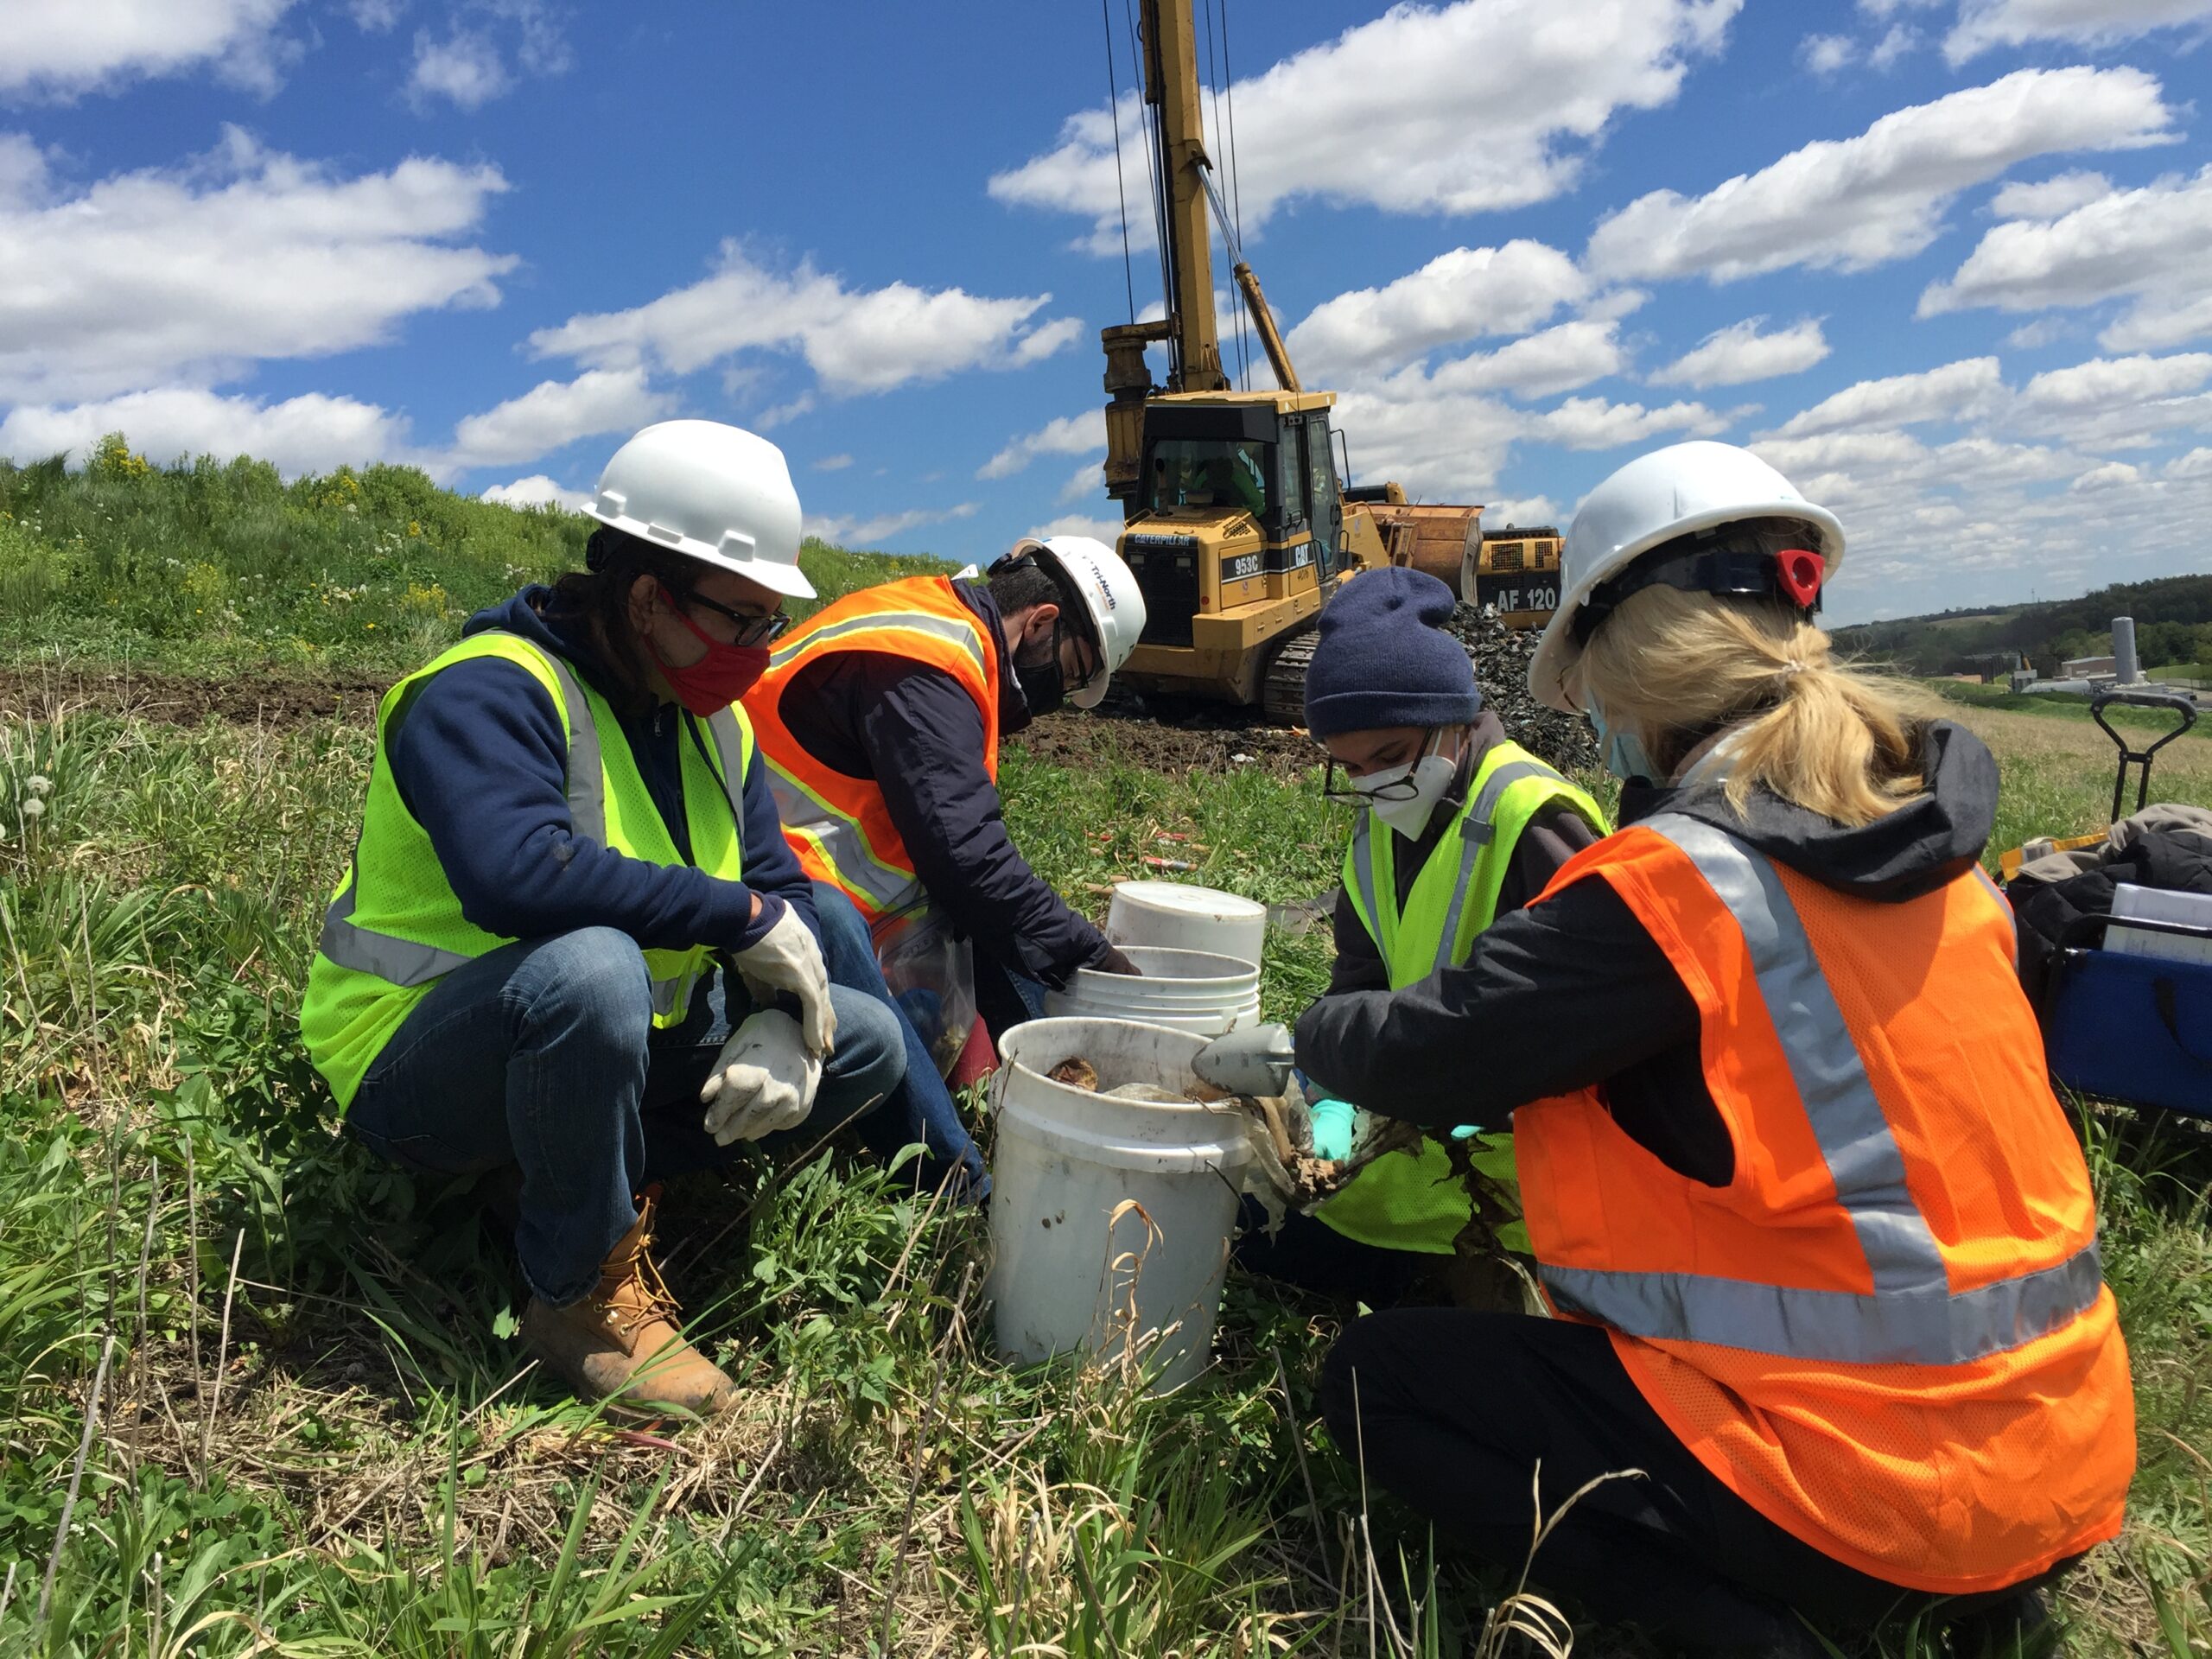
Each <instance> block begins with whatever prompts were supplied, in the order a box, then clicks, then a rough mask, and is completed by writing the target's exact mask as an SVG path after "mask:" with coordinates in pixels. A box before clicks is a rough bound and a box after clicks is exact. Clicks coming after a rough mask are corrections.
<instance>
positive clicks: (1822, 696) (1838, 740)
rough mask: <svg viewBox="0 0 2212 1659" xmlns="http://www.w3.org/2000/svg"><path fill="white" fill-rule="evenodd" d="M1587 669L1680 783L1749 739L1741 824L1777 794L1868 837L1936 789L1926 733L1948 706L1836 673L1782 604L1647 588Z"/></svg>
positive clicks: (1733, 781) (1738, 796)
mask: <svg viewBox="0 0 2212 1659" xmlns="http://www.w3.org/2000/svg"><path fill="white" fill-rule="evenodd" d="M1578 670H1579V672H1580V678H1581V683H1582V685H1583V688H1584V692H1585V696H1586V699H1589V698H1594V699H1595V700H1596V701H1597V702H1598V703H1599V705H1600V706H1601V707H1602V708H1603V709H1605V718H1606V720H1607V721H1608V722H1609V723H1610V724H1611V725H1613V726H1616V727H1618V728H1621V729H1624V730H1627V731H1632V732H1634V733H1635V734H1637V736H1639V737H1640V738H1642V739H1643V746H1644V747H1645V749H1646V750H1647V751H1648V752H1649V753H1650V755H1651V757H1652V759H1653V760H1654V761H1655V762H1656V764H1658V765H1659V766H1662V767H1664V768H1666V769H1668V770H1669V771H1670V772H1671V771H1672V770H1673V769H1674V768H1675V767H1677V766H1680V765H1681V763H1682V761H1683V760H1684V759H1685V758H1686V757H1687V756H1688V753H1689V752H1690V751H1691V750H1692V749H1693V748H1694V747H1696V746H1697V745H1698V744H1699V743H1700V742H1702V741H1704V740H1705V739H1706V738H1707V737H1710V736H1713V735H1714V734H1718V733H1720V732H1723V731H1727V730H1731V729H1736V730H1737V735H1735V736H1734V737H1733V738H1732V740H1731V743H1730V749H1731V754H1732V765H1731V766H1730V768H1729V771H1728V773H1727V781H1726V793H1727V797H1728V801H1729V804H1730V805H1732V807H1734V808H1735V809H1736V810H1738V811H1741V810H1743V807H1744V804H1745V802H1746V801H1747V800H1748V799H1749V798H1750V796H1751V791H1753V790H1754V789H1756V788H1760V787H1764V788H1766V789H1768V790H1770V791H1773V792H1774V793H1775V794H1777V795H1779V796H1780V797H1782V798H1783V799H1784V800H1787V801H1791V802H1794V803H1796V804H1797V805H1799V806H1802V807H1803V808H1805V809H1806V810H1808V811H1813V812H1817V813H1819V814H1820V815H1821V817H1827V818H1833V819H1834V820H1835V821H1836V822H1837V823H1844V824H1850V825H1854V826H1855V825H1859V824H1866V823H1872V822H1873V821H1874V820H1875V819H1877V818H1878V817H1882V816H1884V815H1885V813H1888V812H1891V811H1892V810H1895V809H1896V808H1897V807H1898V806H1900V805H1902V804H1904V803H1905V802H1906V801H1908V800H1910V799H1911V798H1913V797H1914V796H1915V795H1917V794H1919V793H1921V792H1922V791H1923V789H1924V787H1925V784H1924V781H1923V778H1922V775H1921V756H1920V727H1921V724H1922V722H1923V721H1925V720H1927V719H1929V718H1930V717H1932V715H1933V714H1934V712H1935V709H1936V702H1935V700H1934V699H1933V698H1931V697H1929V696H1927V695H1926V694H1924V693H1923V692H1922V691H1920V690H1919V689H1918V688H1917V687H1915V686H1913V685H1911V684H1910V683H1906V682H1904V681H1900V680H1897V679H1894V678H1891V677H1886V676H1883V675H1879V674H1875V673H1872V672H1870V671H1866V670H1864V669H1860V668H1856V667H1853V666H1850V665H1848V664H1843V663H1840V662H1838V661H1836V660H1835V658H1834V654H1833V652H1832V651H1831V649H1830V646H1829V642H1828V637H1827V634H1825V633H1823V632H1821V630H1820V629H1819V628H1817V627H1815V626H1813V624H1812V623H1811V622H1810V621H1808V620H1806V619H1805V618H1804V617H1803V616H1802V615H1801V614H1800V613H1798V612H1796V610H1794V609H1792V608H1790V607H1788V606H1786V605H1783V603H1781V602H1780V601H1774V600H1740V599H1723V598H1716V597H1714V596H1713V595H1712V594H1693V593H1686V592H1683V591H1682V590H1681V589H1680V588H1665V587H1656V588H1645V589H1643V591H1642V592H1641V593H1637V594H1631V595H1630V597H1629V599H1628V600H1627V601H1626V602H1624V604H1623V605H1622V606H1621V607H1620V608H1619V609H1618V610H1617V611H1615V612H1614V613H1612V615H1611V616H1610V617H1609V618H1607V619H1606V620H1605V625H1604V626H1601V627H1600V628H1599V630H1598V631H1597V632H1595V633H1594V634H1592V636H1591V638H1590V641H1589V643H1588V645H1586V647H1585V648H1584V651H1583V654H1582V658H1581V661H1580V664H1578Z"/></svg>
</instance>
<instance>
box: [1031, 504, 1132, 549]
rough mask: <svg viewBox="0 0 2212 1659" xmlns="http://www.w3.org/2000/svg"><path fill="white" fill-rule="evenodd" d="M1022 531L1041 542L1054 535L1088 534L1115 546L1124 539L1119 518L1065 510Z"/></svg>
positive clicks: (1094, 539) (1093, 539) (1098, 540)
mask: <svg viewBox="0 0 2212 1659" xmlns="http://www.w3.org/2000/svg"><path fill="white" fill-rule="evenodd" d="M1021 533H1022V535H1023V537H1036V539H1037V540H1039V541H1040V542H1041V541H1044V540H1046V538H1047V537H1053V536H1088V537H1090V539H1091V540H1092V541H1094V542H1103V543H1106V545H1107V546H1109V547H1113V546H1116V544H1118V543H1120V541H1121V539H1122V521H1121V520H1120V519H1119V518H1090V517H1089V516H1087V515H1085V514H1084V513H1080V512H1064V513H1062V514H1061V515H1060V516H1059V517H1058V518H1048V519H1046V521H1045V522H1044V523H1043V524H1032V525H1031V526H1030V527H1029V528H1028V529H1027V530H1025V531H1022V532H1021Z"/></svg>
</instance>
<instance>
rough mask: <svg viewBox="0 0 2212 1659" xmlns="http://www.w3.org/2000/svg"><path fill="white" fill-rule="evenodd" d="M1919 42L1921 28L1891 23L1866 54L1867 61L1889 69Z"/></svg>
mask: <svg viewBox="0 0 2212 1659" xmlns="http://www.w3.org/2000/svg"><path fill="white" fill-rule="evenodd" d="M1919 44H1920V31H1919V30H1917V29H1912V28H1910V27H1909V26H1908V25H1906V24H1904V23H1891V25H1890V26H1889V28H1888V29H1886V30H1885V31H1884V33H1883V35H1882V38H1881V39H1880V40H1878V41H1875V42H1874V45H1873V48H1872V50H1871V51H1869V52H1868V53H1867V54H1866V61H1867V62H1869V63H1871V64H1872V65H1873V66H1874V67H1876V68H1877V69H1888V68H1890V67H1892V66H1894V65H1895V64H1896V62H1897V60H1898V59H1899V58H1901V57H1903V56H1904V54H1906V53H1908V52H1910V51H1911V50H1912V49H1913V48H1916V47H1917V46H1918V45H1919Z"/></svg>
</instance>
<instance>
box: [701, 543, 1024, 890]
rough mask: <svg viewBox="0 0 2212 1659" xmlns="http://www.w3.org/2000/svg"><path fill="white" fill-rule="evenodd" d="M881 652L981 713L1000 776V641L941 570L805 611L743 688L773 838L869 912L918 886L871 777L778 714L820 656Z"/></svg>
mask: <svg viewBox="0 0 2212 1659" xmlns="http://www.w3.org/2000/svg"><path fill="white" fill-rule="evenodd" d="M842 651H880V652H890V653H892V654H893V655H894V656H899V657H905V658H909V659H911V660H912V661H914V662H918V663H924V664H928V665H929V666H930V667H931V668H938V669H942V670H944V672H946V673H948V674H950V675H951V676H952V677H953V678H954V679H956V680H957V681H958V682H959V683H960V686H961V689H962V690H964V691H965V692H967V694H968V695H969V696H971V697H973V698H974V699H975V700H976V708H977V709H981V710H982V715H983V770H984V772H986V773H987V774H988V776H989V777H990V779H991V780H992V782H994V783H995V782H997V781H998V775H999V642H998V640H997V639H996V638H995V635H994V632H993V631H992V630H991V629H989V628H988V627H986V626H983V624H982V621H981V620H978V618H977V617H976V613H974V612H973V611H971V610H969V608H968V607H967V606H966V605H964V604H963V603H962V602H961V600H960V596H959V594H956V593H955V592H953V590H952V581H951V578H950V577H948V576H909V577H907V578H906V580H904V581H902V582H885V583H883V584H882V585H881V586H880V587H875V588H861V589H860V590H859V591H858V592H857V593H851V594H846V595H845V597H844V598H842V599H841V600H838V601H836V603H834V604H832V605H829V606H827V607H824V608H823V610H821V611H819V612H817V613H815V615H814V616H813V617H812V618H810V620H808V621H807V622H806V623H805V624H804V626H801V627H800V628H798V630H797V631H796V632H793V633H792V635H791V638H790V639H786V640H785V641H784V642H783V643H782V644H781V645H778V646H777V647H776V649H775V650H774V651H773V652H771V653H770V655H769V658H768V671H767V672H766V674H764V675H762V676H761V677H760V679H759V680H758V681H757V682H756V683H754V685H753V689H752V690H750V691H748V692H747V693H746V694H745V712H746V714H747V715H748V716H750V718H751V720H752V721H753V735H754V741H756V742H757V743H758V744H759V746H760V756H761V759H763V760H766V762H767V763H768V786H769V788H770V789H771V790H772V791H773V792H774V794H775V798H776V810H777V812H778V813H779V815H780V816H781V817H782V818H783V821H784V838H785V840H787V841H789V842H791V848H792V850H793V851H795V852H796V853H798V861H799V862H800V863H801V864H802V865H804V867H805V868H806V873H807V874H808V875H809V876H810V877H811V878H812V879H813V880H817V881H828V882H830V883H832V884H834V885H835V886H836V887H839V888H841V889H842V890H843V892H844V893H845V896H846V897H847V898H849V899H851V900H852V901H853V903H854V905H855V906H856V907H858V909H859V911H860V912H861V915H863V916H865V917H866V918H868V920H869V921H870V922H874V920H876V919H877V918H879V917H880V916H883V915H885V914H886V913H887V912H892V911H895V910H899V909H902V908H904V907H905V906H907V905H910V904H912V902H914V900H916V899H918V898H920V897H921V883H920V881H919V880H918V879H917V878H916V876H915V874H914V861H913V859H912V857H911V856H910V855H908V853H907V851H906V842H905V841H904V840H903V839H901V838H900V836H899V830H898V828H897V826H896V825H894V824H893V823H892V822H891V814H890V811H889V810H888V809H887V807H886V806H885V805H884V800H883V791H882V789H881V788H880V786H879V785H877V783H876V781H875V779H873V778H854V777H849V776H848V775H847V774H845V773H844V772H838V771H836V770H835V769H833V768H831V767H829V766H824V765H823V763H822V762H821V761H819V760H816V759H815V757H814V756H813V755H812V754H810V753H808V751H807V750H806V748H805V747H804V746H803V745H802V744H800V742H799V741H798V739H797V738H795V737H793V736H792V735H791V728H789V727H787V726H785V724H784V718H783V701H784V693H785V689H786V688H787V687H789V686H790V684H791V681H792V680H793V679H794V678H795V677H797V676H798V675H800V674H802V673H804V671H806V670H807V668H808V667H809V666H810V665H811V664H815V663H818V662H820V661H821V660H822V659H823V658H824V657H828V656H830V655H832V654H834V653H836V652H842Z"/></svg>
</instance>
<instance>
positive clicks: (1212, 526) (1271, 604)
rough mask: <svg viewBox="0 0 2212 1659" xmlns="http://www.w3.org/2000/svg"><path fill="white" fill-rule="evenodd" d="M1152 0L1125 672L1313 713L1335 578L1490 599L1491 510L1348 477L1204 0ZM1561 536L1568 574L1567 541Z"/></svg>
mask: <svg viewBox="0 0 2212 1659" xmlns="http://www.w3.org/2000/svg"><path fill="white" fill-rule="evenodd" d="M1138 11H1139V30H1140V36H1141V41H1142V45H1143V52H1144V97H1145V104H1146V105H1147V119H1148V122H1149V124H1150V126H1151V145H1150V149H1151V152H1152V155H1153V157H1154V175H1153V185H1154V198H1155V200H1154V210H1155V222H1156V223H1157V225H1158V226H1159V227H1160V234H1161V240H1162V247H1161V250H1160V255H1161V266H1162V270H1163V275H1164V276H1165V278H1166V290H1167V292H1166V304H1167V314H1166V316H1165V317H1163V318H1161V319H1160V320H1159V321H1151V322H1130V323H1121V324H1117V325H1116V326H1115V327H1110V328H1108V329H1106V330H1105V331H1104V332H1103V334H1102V336H1101V340H1102V342H1103V345H1104V346H1105V348H1106V379H1105V385H1106V391H1107V392H1108V393H1109V402H1108V404H1107V407H1106V491H1107V493H1108V494H1109V496H1111V497H1112V498H1114V499H1116V500H1118V501H1119V502H1120V503H1121V504H1122V517H1123V520H1124V528H1123V530H1122V537H1121V552H1122V557H1123V558H1124V559H1125V560H1127V561H1128V564H1129V567H1130V569H1132V570H1133V571H1135V575H1136V579H1137V583H1138V585H1139V586H1140V587H1141V588H1142V589H1143V590H1144V595H1145V609H1146V617H1147V620H1146V623H1145V630H1144V635H1143V638H1142V639H1141V640H1140V642H1139V643H1138V645H1137V648H1136V651H1135V654H1134V655H1133V656H1132V657H1131V658H1129V661H1128V664H1127V665H1126V666H1125V667H1124V668H1123V669H1122V671H1121V672H1120V673H1119V674H1117V675H1116V681H1117V682H1123V683H1128V684H1131V685H1133V686H1135V687H1136V688H1137V689H1138V690H1157V691H1167V692H1172V693H1176V694H1180V695H1184V696H1201V697H1209V698H1213V699H1217V700H1220V701H1225V702H1234V703H1242V704H1250V703H1254V702H1258V703H1261V704H1262V705H1263V706H1264V707H1265V709H1266V711H1267V713H1268V715H1270V716H1271V717H1273V718H1274V719H1278V720H1281V721H1286V722H1288V723H1295V722H1296V721H1298V720H1300V718H1301V717H1302V714H1303V709H1304V702H1305V676H1306V662H1307V660H1308V659H1309V658H1310V657H1311V654H1312V651H1313V626H1314V623H1315V620H1316V619H1317V618H1318V616H1319V613H1320V610H1321V607H1322V605H1323V604H1324V603H1325V601H1327V599H1328V597H1329V595H1330V594H1332V592H1333V591H1335V588H1336V586H1337V583H1338V582H1339V581H1341V580H1343V579H1344V577H1346V576H1347V575H1353V574H1356V573H1357V572H1358V571H1361V570H1364V569H1374V568H1376V567H1379V566H1382V565H1385V564H1391V563H1396V564H1412V565H1415V566H1417V567H1418V568H1421V569H1427V570H1431V571H1433V573H1434V574H1436V575H1440V576H1442V577H1443V578H1444V579H1445V580H1446V581H1447V582H1451V583H1452V586H1453V587H1454V588H1457V589H1458V590H1459V593H1460V594H1461V596H1462V597H1463V598H1468V599H1472V598H1474V597H1475V596H1476V594H1475V589H1474V588H1473V587H1472V586H1471V584H1470V582H1469V581H1468V580H1467V578H1469V577H1471V576H1472V575H1475V574H1476V572H1477V569H1478V567H1479V566H1480V564H1481V562H1482V558H1483V550H1484V542H1483V538H1482V532H1481V518H1482V509H1481V508H1480V507H1478V506H1439V505H1431V504H1426V503H1423V504H1415V503H1410V502H1408V501H1407V499H1406V497H1405V493H1404V492H1403V491H1402V489H1400V488H1399V486H1396V485H1395V484H1385V485H1381V486H1373V487H1370V488H1368V489H1363V490H1347V489H1346V488H1345V487H1344V482H1343V480H1344V474H1348V473H1349V472H1350V470H1351V469H1350V467H1349V465H1348V457H1347V456H1346V454H1345V453H1344V441H1343V437H1342V435H1341V434H1339V433H1338V432H1336V431H1334V430H1333V429H1332V425H1331V422H1330V416H1329V411H1330V410H1331V409H1332V408H1333V407H1334V406H1335V404H1336V401H1337V399H1336V394H1335V393H1334V392H1329V391H1306V390H1305V389H1304V388H1303V387H1302V386H1301V385H1300V384H1299V379H1298V375H1297V372H1295V371H1294V369H1293V368H1292V367H1291V363H1290V357H1289V353H1287V351H1285V349H1284V347H1283V343H1282V339H1281V335H1280V334H1278V333H1277V331H1276V328H1275V326H1274V316H1273V315H1272V314H1271V313H1270V312H1269V311H1268V307H1267V302H1266V300H1265V299H1264V298H1263V297H1262V295H1261V292H1260V283H1259V279H1258V278H1257V277H1255V276H1254V275H1253V274H1252V268H1251V266H1250V265H1249V264H1246V263H1245V261H1244V259H1243V254H1242V251H1241V249H1240V248H1239V247H1238V245H1237V241H1236V232H1235V229H1234V221H1233V219H1232V216H1231V215H1230V213H1228V212H1227V211H1226V208H1225V207H1224V203H1223V200H1222V197H1221V193H1220V191H1219V189H1218V188H1217V186H1216V185H1215V182H1214V179H1213V164H1212V162H1211V160H1210V159H1209V158H1208V156H1207V154H1206V149H1205V136H1204V131H1203V129H1202V127H1201V124H1200V116H1199V101H1198V60H1197V41H1196V37H1195V35H1193V33H1192V21H1191V19H1192V13H1191V0H1139V6H1138ZM1209 206H1211V212H1212V219H1211V222H1210V221H1209V219H1208V209H1209ZM1216 226H1217V227H1218V228H1219V231H1220V233H1221V238H1222V242H1223V245H1224V246H1225V247H1226V248H1227V249H1228V250H1229V251H1230V259H1231V262H1232V265H1233V269H1234V274H1235V277H1236V287H1237V291H1238V293H1239V294H1240V295H1241V296H1243V303H1244V308H1245V311H1246V313H1247V315H1249V318H1250V321H1251V324H1252V327H1253V330H1254V332H1255V334H1257V335H1258V337H1259V340H1260V344H1261V346H1262V349H1263V350H1264V351H1265V353H1266V354H1267V358H1268V364H1269V365H1270V367H1272V368H1273V370H1274V377H1275V381H1276V385H1277V389H1276V390H1274V391H1236V390H1235V389H1234V388H1233V386H1232V385H1231V384H1230V378H1229V375H1228V374H1227V372H1225V371H1224V368H1223V366H1222V360H1221V343H1220V336H1219V333H1218V330H1217V324H1216V320H1215V316H1214V293H1213V256H1212V245H1211V230H1212V229H1213V228H1214V227H1216ZM1154 345H1158V346H1165V347H1166V356H1167V383H1166V385H1165V386H1164V387H1163V386H1157V385H1154V383H1153V379H1152V372H1151V367H1150V365H1149V364H1147V361H1146V358H1145V352H1146V349H1147V347H1148V346H1154ZM1556 568H1557V559H1556V544H1555V543H1554V562H1553V569H1554V571H1555V570H1556ZM1553 585H1554V588H1556V585H1557V583H1556V579H1555V578H1554V584H1553ZM1516 598H1517V595H1516ZM1554 602H1555V601H1554Z"/></svg>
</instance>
